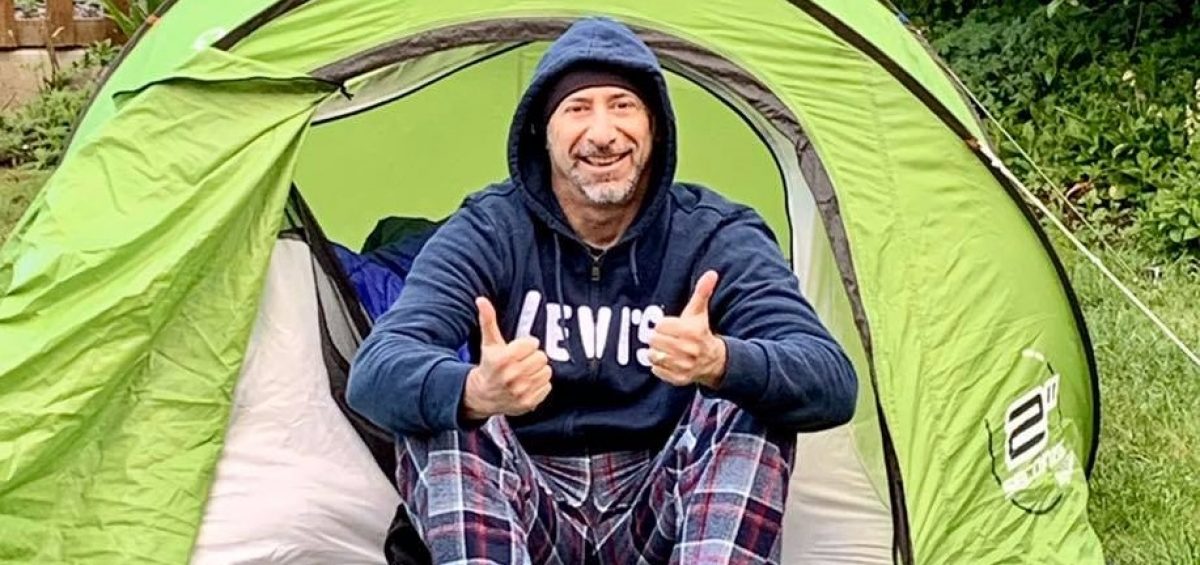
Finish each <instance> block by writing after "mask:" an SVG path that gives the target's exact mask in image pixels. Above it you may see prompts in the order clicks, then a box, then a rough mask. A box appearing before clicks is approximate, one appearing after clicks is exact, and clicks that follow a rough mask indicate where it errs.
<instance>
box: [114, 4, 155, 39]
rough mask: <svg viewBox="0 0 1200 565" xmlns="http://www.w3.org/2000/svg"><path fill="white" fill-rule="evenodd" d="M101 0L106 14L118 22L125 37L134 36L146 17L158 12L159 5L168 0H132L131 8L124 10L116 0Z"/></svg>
mask: <svg viewBox="0 0 1200 565" xmlns="http://www.w3.org/2000/svg"><path fill="white" fill-rule="evenodd" d="M100 1H101V3H102V4H104V14H105V15H106V16H108V18H109V19H110V20H112V21H113V23H115V24H117V27H118V28H120V30H121V33H123V34H125V37H133V34H134V33H136V32H137V30H138V28H139V27H141V26H142V23H144V22H145V21H146V18H149V17H150V15H151V14H153V13H155V12H157V11H158V7H159V6H161V5H163V4H164V3H165V2H166V0H131V1H130V2H129V9H127V10H122V9H121V7H120V6H118V5H117V3H116V2H115V0H100Z"/></svg>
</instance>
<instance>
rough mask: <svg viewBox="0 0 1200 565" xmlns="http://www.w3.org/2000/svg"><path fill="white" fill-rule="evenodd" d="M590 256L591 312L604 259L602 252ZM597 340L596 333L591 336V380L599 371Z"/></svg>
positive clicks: (596, 309) (589, 362)
mask: <svg viewBox="0 0 1200 565" xmlns="http://www.w3.org/2000/svg"><path fill="white" fill-rule="evenodd" d="M591 256H592V284H591V288H590V292H589V293H588V294H589V296H588V302H589V305H590V306H591V307H592V312H597V311H598V310H599V309H598V308H597V307H596V295H597V292H598V290H599V283H600V263H601V261H603V260H604V253H599V254H591ZM599 341H600V336H598V335H593V336H592V354H593V357H592V358H591V359H589V360H588V374H589V376H590V378H591V379H592V380H596V378H597V377H598V376H599V373H600V352H599V351H597V350H596V346H597V345H598V344H599Z"/></svg>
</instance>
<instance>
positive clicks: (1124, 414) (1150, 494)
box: [1059, 246, 1200, 565]
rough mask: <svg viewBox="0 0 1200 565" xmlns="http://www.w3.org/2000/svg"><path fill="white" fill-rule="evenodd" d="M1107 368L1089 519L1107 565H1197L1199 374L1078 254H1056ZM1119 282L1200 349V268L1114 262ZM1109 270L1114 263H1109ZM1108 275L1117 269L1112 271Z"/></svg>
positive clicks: (1139, 258) (1143, 260) (1143, 258)
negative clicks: (1120, 266)
mask: <svg viewBox="0 0 1200 565" xmlns="http://www.w3.org/2000/svg"><path fill="white" fill-rule="evenodd" d="M1059 248H1060V249H1061V250H1063V251H1062V252H1061V256H1062V258H1063V260H1064V262H1065V263H1066V266H1067V270H1068V272H1069V274H1070V277H1071V280H1072V283H1073V286H1074V287H1075V290H1076V292H1077V293H1078V295H1079V298H1080V302H1081V303H1082V306H1083V310H1084V316H1085V318H1086V319H1087V324H1088V328H1089V330H1090V333H1091V336H1092V341H1093V347H1094V349H1095V352H1096V358H1097V362H1098V364H1099V367H1100V394H1101V407H1102V412H1101V417H1102V418H1103V420H1102V424H1101V435H1100V453H1099V456H1098V458H1097V461H1096V468H1095V474H1094V475H1093V476H1092V499H1091V505H1090V508H1089V513H1090V517H1091V521H1092V524H1093V526H1095V528H1096V531H1097V532H1098V534H1099V535H1100V539H1101V540H1102V541H1103V543H1104V549H1105V554H1106V555H1107V557H1108V561H1109V562H1110V563H1117V564H1122V565H1124V564H1141V563H1146V564H1160V563H1161V564H1167V563H1170V564H1175V563H1180V564H1184V563H1188V564H1191V563H1200V369H1197V367H1196V366H1195V365H1193V364H1192V363H1191V361H1189V360H1188V359H1187V357H1186V356H1185V355H1184V354H1183V353H1182V352H1180V351H1179V350H1178V349H1177V348H1176V347H1175V346H1174V345H1173V344H1171V343H1170V341H1168V339H1167V338H1166V336H1164V335H1163V334H1162V333H1161V332H1159V331H1158V330H1157V329H1156V328H1155V327H1154V325H1153V324H1152V323H1151V322H1150V320H1149V319H1147V318H1146V317H1145V316H1144V315H1143V314H1142V313H1141V312H1140V311H1138V310H1137V308H1136V307H1135V306H1134V305H1133V304H1132V303H1130V302H1129V301H1127V300H1125V298H1124V296H1123V295H1122V294H1121V293H1120V291H1119V290H1118V289H1117V288H1116V287H1115V286H1114V285H1112V284H1111V283H1110V282H1109V281H1108V280H1107V279H1105V278H1104V277H1103V275H1101V274H1100V271H1099V270H1098V269H1096V268H1095V267H1093V266H1092V265H1091V264H1090V263H1088V262H1087V261H1086V260H1085V259H1084V258H1083V256H1082V254H1080V253H1076V252H1073V251H1067V247H1066V246H1059ZM1115 253H1116V254H1117V255H1119V256H1120V257H1121V258H1122V259H1123V260H1124V262H1125V263H1126V264H1127V265H1129V266H1130V267H1131V268H1133V269H1137V270H1138V272H1137V273H1135V274H1133V275H1128V274H1125V273H1120V272H1118V276H1121V278H1122V280H1124V281H1125V282H1126V283H1129V284H1131V285H1133V286H1135V287H1136V288H1135V292H1137V293H1138V294H1139V295H1140V296H1141V297H1142V298H1143V299H1144V300H1145V301H1146V303H1147V304H1148V305H1149V306H1150V308H1151V309H1153V310H1154V311H1155V312H1156V313H1157V314H1158V315H1159V316H1160V317H1161V318H1163V320H1164V321H1165V322H1166V323H1167V324H1168V325H1169V326H1171V327H1172V328H1173V329H1174V330H1175V331H1176V333H1177V334H1178V335H1179V337H1180V338H1181V339H1182V340H1183V341H1184V343H1186V344H1188V345H1189V346H1191V347H1192V349H1193V350H1195V349H1197V348H1200V273H1198V271H1200V267H1198V266H1197V264H1196V263H1192V264H1190V265H1188V264H1174V265H1169V264H1166V265H1165V264H1164V263H1166V262H1165V261H1164V260H1162V259H1159V258H1156V257H1155V256H1154V255H1152V254H1150V253H1147V252H1145V251H1139V250H1135V249H1123V250H1117V251H1116V252H1115ZM1105 260H1106V262H1107V263H1116V260H1115V258H1114V257H1112V254H1110V255H1109V256H1108V257H1106V258H1105ZM1109 267H1110V268H1113V269H1116V268H1117V266H1116V265H1115V264H1110V265H1109Z"/></svg>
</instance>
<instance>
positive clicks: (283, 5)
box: [0, 0, 1103, 564]
mask: <svg viewBox="0 0 1200 565" xmlns="http://www.w3.org/2000/svg"><path fill="white" fill-rule="evenodd" d="M592 14H602V15H608V16H611V17H614V18H617V19H619V20H621V21H623V22H624V23H626V24H628V25H629V26H630V27H631V28H633V29H634V30H635V31H636V32H637V33H639V34H640V35H641V36H642V37H643V38H644V39H645V40H646V41H647V43H648V44H649V45H651V47H652V48H653V49H654V50H655V51H656V52H657V53H658V55H659V57H660V59H661V60H662V62H663V64H664V66H665V67H666V68H667V69H668V70H669V71H670V81H669V82H670V87H671V89H672V94H673V96H674V98H675V100H676V104H677V115H678V123H679V132H680V157H679V161H680V166H679V173H678V175H677V178H679V179H681V180H689V181H696V182H699V183H702V184H705V185H707V186H710V187H713V188H714V189H716V190H718V191H720V192H722V193H724V194H726V195H727V196H729V197H730V198H732V199H734V200H738V201H741V202H743V203H746V204H749V205H752V206H754V207H755V208H756V209H757V210H758V211H759V212H760V213H761V214H762V215H763V216H764V217H765V218H766V219H767V221H768V223H769V224H770V225H771V227H772V228H773V229H774V231H775V233H776V234H777V236H778V239H779V241H780V242H781V244H782V245H783V247H784V252H785V253H786V254H787V255H788V256H789V258H790V259H791V261H792V262H793V264H794V265H795V269H796V271H797V273H798V274H799V275H800V279H801V280H802V281H803V284H804V286H805V288H804V291H805V293H806V295H807V296H808V297H809V299H810V301H812V302H813V304H814V306H815V307H816V308H817V310H818V312H819V314H820V315H821V317H822V319H823V321H824V322H825V323H826V324H827V325H828V326H829V327H830V328H831V330H832V331H833V332H834V333H835V334H836V335H837V337H838V338H839V339H840V340H841V341H842V343H843V344H844V345H845V347H846V349H847V350H848V351H849V352H850V354H851V357H852V358H853V360H854V362H855V364H856V366H857V369H858V373H859V375H860V376H861V383H862V386H860V387H859V388H860V399H859V403H858V410H857V415H856V417H855V419H854V421H853V422H852V423H851V424H849V425H847V426H844V427H841V428H838V429H835V430H831V431H828V432H823V433H819V434H811V435H802V436H801V437H800V438H799V448H798V455H797V470H796V476H795V477H794V478H793V481H792V485H791V494H790V499H789V510H788V515H787V517H786V520H787V524H786V530H785V533H786V539H785V542H784V543H785V547H784V556H785V561H786V562H788V563H891V562H896V563H904V564H914V563H919V564H935V563H948V564H949V563H953V564H962V563H973V564H974V563H1064V564H1065V563H1070V564H1075V563H1101V562H1102V561H1103V559H1102V553H1101V547H1100V544H1099V541H1098V539H1097V537H1096V535H1095V534H1094V532H1093V531H1092V529H1091V526H1090V525H1089V523H1088V520H1087V498H1088V485H1087V475H1088V473H1089V472H1090V470H1091V467H1092V465H1093V462H1094V460H1095V452H1096V447H1097V433H1098V431H1099V425H1098V423H1099V412H1098V411H1099V398H1098V392H1097V385H1096V373H1095V363H1094V360H1093V358H1092V353H1091V346H1090V343H1089V341H1088V336H1087V331H1086V328H1085V326H1084V322H1083V319H1082V317H1081V314H1080V310H1079V306H1078V304H1077V301H1076V299H1075V297H1074V295H1073V293H1072V291H1071V289H1070V286H1069V285H1068V282H1067V280H1066V278H1065V274H1064V271H1063V269H1062V266H1061V265H1060V264H1059V262H1058V260H1057V259H1056V257H1055V255H1054V252H1053V251H1052V249H1051V247H1050V245H1049V243H1048V241H1047V239H1046V237H1045V235H1044V234H1043V233H1042V232H1041V230H1040V229H1039V227H1038V225H1037V223H1036V221H1035V220H1034V219H1033V218H1032V216H1031V215H1030V213H1029V212H1028V211H1027V209H1026V208H1025V206H1024V204H1023V202H1022V201H1021V199H1020V197H1019V196H1018V193H1017V191H1016V187H1014V186H1013V185H1012V183H1011V181H1010V180H1009V177H1006V176H1005V174H1004V173H1005V170H1004V169H1003V165H1002V164H1000V163H999V162H998V161H996V160H994V158H993V155H992V153H991V150H990V149H989V147H988V145H987V143H986V141H982V140H984V139H985V138H984V134H983V132H982V131H981V129H980V127H979V125H978V123H977V122H975V121H974V117H973V114H972V109H971V108H970V107H969V105H968V104H967V103H966V102H965V101H964V99H963V97H962V96H960V94H959V93H958V92H957V91H956V89H955V88H954V86H953V84H952V83H951V82H950V80H949V79H948V78H947V76H946V75H945V74H944V73H943V72H942V70H941V69H940V68H939V66H938V64H937V61H936V60H935V59H934V58H933V57H932V56H931V55H930V54H928V52H927V51H926V50H925V49H924V48H923V46H922V44H921V43H920V42H919V40H917V39H916V38H914V37H913V36H912V35H910V33H909V31H908V30H907V29H906V28H905V27H904V25H903V24H902V23H901V21H900V20H899V19H898V18H897V16H896V15H895V14H893V13H892V12H891V11H890V10H889V9H888V8H887V7H886V6H884V5H883V4H881V3H875V2H871V1H864V0H860V1H856V2H846V1H844V0H791V1H789V2H783V1H779V0H738V1H736V2H735V1H731V0H722V1H711V2H704V3H695V2H685V1H681V0H655V1H653V2H645V1H641V0H638V1H634V0H604V1H591V0H573V1H571V2H566V1H551V0H504V1H501V0H470V1H469V2H445V1H429V0H407V1H404V2H395V1H388V2H382V1H376V0H321V1H313V2H309V1H306V0H277V1H274V2H268V1H266V0H253V1H239V2H234V1H232V0H177V1H168V3H167V5H166V6H164V7H163V9H162V10H160V12H159V15H158V17H157V18H153V19H152V22H151V24H149V25H147V26H144V27H143V29H142V30H141V31H140V32H139V33H138V34H137V36H136V37H135V38H134V40H133V41H131V42H130V44H129V45H128V46H127V47H126V48H125V50H124V52H123V53H122V56H121V58H120V59H119V60H118V62H117V63H116V64H115V65H114V66H113V68H112V69H111V70H110V74H109V75H108V76H107V77H106V79H105V82H104V86H103V88H102V89H101V91H100V93H99V94H98V95H97V96H96V98H95V99H94V100H93V102H92V103H91V105H90V107H89V108H88V110H87V111H86V114H85V115H84V117H83V118H82V120H81V122H80V123H79V125H78V127H77V128H76V131H75V133H74V137H73V139H72V141H71V144H70V147H69V152H68V156H67V157H66V159H65V160H64V162H63V164H62V166H61V167H60V168H59V169H58V170H57V171H56V172H55V174H54V175H53V177H52V178H51V179H50V181H49V182H48V184H47V186H46V187H45V188H44V189H43V190H42V192H41V193H40V194H39V195H38V196H37V198H36V200H35V202H34V203H33V205H32V206H31V207H30V209H29V211H28V212H27V213H26V215H25V217H24V218H23V219H22V221H21V222H20V224H19V225H18V227H17V228H16V230H15V231H14V232H13V234H12V235H11V237H10V239H9V240H8V241H7V242H6V243H5V244H4V247H3V248H2V249H0V415H3V416H2V417H0V532H2V534H0V562H3V563H38V564H48V563H134V562H153V563H184V562H187V561H188V560H189V559H190V556H191V555H192V552H193V547H194V545H195V543H196V538H197V535H198V531H199V530H200V526H201V523H202V521H203V520H204V516H205V512H206V503H207V502H208V500H209V494H210V489H211V488H212V484H213V482H214V474H215V471H214V470H215V469H216V468H217V465H218V462H219V461H220V460H221V458H222V456H223V448H224V447H225V432H226V429H227V426H228V425H229V421H230V412H231V409H232V405H233V403H234V402H233V400H234V390H235V386H236V385H237V383H238V379H239V375H241V374H243V369H244V367H243V364H244V363H245V360H246V357H247V349H248V347H249V345H248V344H250V343H251V341H252V338H251V333H252V329H253V328H254V327H255V319H256V315H257V314H258V313H259V309H260V306H261V305H262V303H263V300H262V296H263V294H264V285H266V284H267V282H266V281H267V279H268V276H267V273H268V266H269V265H270V264H272V262H273V261H274V260H275V259H273V255H276V256H278V255H279V253H273V251H274V250H277V249H279V248H280V247H279V243H278V242H279V241H280V239H279V238H280V237H281V233H282V234H284V235H286V234H287V233H288V232H289V231H291V230H290V229H289V228H294V227H296V226H301V227H304V228H306V229H307V230H308V231H307V233H308V234H309V236H310V239H309V242H310V243H312V242H314V241H316V242H318V243H322V242H323V241H324V238H328V239H329V240H332V241H334V242H338V243H341V244H343V245H345V246H347V247H350V248H354V249H357V248H359V247H360V246H361V245H362V243H363V241H364V240H365V238H366V237H367V235H368V234H369V233H370V232H371V230H372V228H373V227H374V226H375V225H376V223H377V221H379V220H380V219H381V218H383V217H387V216H405V217H424V218H429V219H434V220H436V219H440V218H443V217H445V216H446V215H448V214H450V213H452V212H453V211H454V209H455V208H456V206H457V205H458V203H459V202H460V201H461V199H462V198H463V196H464V195H466V194H467V193H469V192H471V191H473V190H476V189H479V188H481V187H483V186H484V185H485V184H487V183H489V182H491V181H495V180H498V179H501V178H503V177H504V176H505V175H506V167H505V159H504V137H505V134H506V132H507V123H508V121H509V119H510V117H511V113H512V111H513V108H514V106H515V103H516V100H517V97H518V96H519V95H520V93H521V91H522V89H523V87H524V84H525V82H526V81H527V79H528V77H529V74H530V72H531V71H532V69H533V66H534V63H535V62H536V61H537V58H538V56H539V54H540V52H541V50H542V49H544V47H545V45H546V44H547V42H548V40H550V39H552V38H553V37H555V36H556V35H557V34H558V33H560V32H561V31H563V30H564V29H565V28H566V27H567V26H568V25H569V23H570V22H571V21H572V20H573V19H574V18H577V17H580V16H584V15H592ZM293 187H295V188H296V190H297V193H296V195H294V196H292V197H291V198H289V194H291V193H292V190H293ZM305 204H307V206H305ZM309 208H310V209H311V215H309V214H307V213H305V214H300V213H297V211H298V210H307V209H309ZM297 218H299V220H298V219H297ZM317 225H319V226H320V228H321V229H323V231H322V230H321V229H316V228H317ZM317 236H319V237H317ZM313 253H318V250H317V249H313ZM331 276H333V275H331ZM335 278H336V277H335ZM318 286H320V285H319V284H318ZM326 286H328V285H326ZM334 286H337V285H334ZM326 302H328V300H326ZM347 308H348V310H350V311H353V310H354V308H353V306H352V305H350V306H347ZM335 391H336V387H335ZM351 419H352V418H351ZM364 437H365V436H364Z"/></svg>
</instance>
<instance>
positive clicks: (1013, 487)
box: [1002, 349, 1076, 498]
mask: <svg viewBox="0 0 1200 565" xmlns="http://www.w3.org/2000/svg"><path fill="white" fill-rule="evenodd" d="M1021 357H1023V358H1025V359H1032V360H1034V361H1037V362H1039V363H1041V364H1042V365H1044V366H1045V367H1046V368H1047V369H1048V370H1049V372H1050V376H1049V378H1047V379H1046V380H1045V381H1044V382H1042V383H1041V384H1039V385H1037V386H1035V387H1034V388H1033V389H1031V390H1028V391H1026V392H1024V393H1022V394H1021V395H1020V396H1019V397H1017V399H1016V400H1014V401H1013V402H1012V403H1011V404H1009V405H1008V409H1007V410H1005V413H1004V462H1005V464H1006V466H1007V467H1008V470H1009V471H1010V472H1011V473H1012V476H1010V477H1009V478H1008V479H1007V480H1005V481H1004V483H1003V485H1002V486H1003V488H1004V494H1005V496H1006V497H1007V498H1012V497H1013V496H1015V495H1016V494H1017V493H1019V492H1021V491H1023V490H1025V489H1027V488H1029V486H1030V485H1032V484H1033V483H1034V481H1036V480H1038V479H1039V478H1041V477H1042V476H1044V475H1045V474H1046V473H1049V472H1053V473H1054V479H1055V482H1057V483H1058V486H1060V487H1065V486H1067V484H1068V483H1069V482H1070V481H1071V476H1072V475H1073V474H1074V470H1075V463H1076V457H1075V453H1074V452H1073V451H1071V450H1070V449H1069V448H1068V447H1067V445H1066V442H1065V441H1064V440H1062V439H1061V438H1060V439H1059V440H1058V441H1057V442H1056V443H1054V444H1053V445H1051V444H1050V440H1051V438H1050V435H1051V429H1050V417H1051V415H1052V414H1053V412H1054V410H1055V409H1056V408H1058V387H1059V381H1060V375H1059V374H1058V373H1057V372H1054V370H1053V369H1052V368H1051V367H1050V364H1049V363H1048V362H1047V361H1046V357H1045V355H1043V354H1042V353H1041V352H1039V351H1037V350H1034V349H1026V350H1024V351H1022V352H1021ZM1048 446H1049V447H1048Z"/></svg>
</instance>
